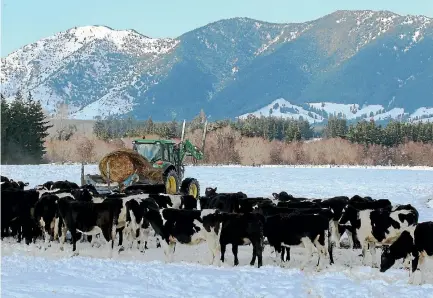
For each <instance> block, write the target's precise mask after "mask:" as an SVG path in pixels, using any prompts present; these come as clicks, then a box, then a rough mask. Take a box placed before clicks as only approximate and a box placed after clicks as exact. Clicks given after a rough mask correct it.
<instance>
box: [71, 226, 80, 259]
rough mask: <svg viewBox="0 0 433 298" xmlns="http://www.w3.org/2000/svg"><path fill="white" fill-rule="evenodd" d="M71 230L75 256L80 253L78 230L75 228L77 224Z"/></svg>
mask: <svg viewBox="0 0 433 298" xmlns="http://www.w3.org/2000/svg"><path fill="white" fill-rule="evenodd" d="M70 232H71V238H72V239H71V240H72V251H73V254H72V255H73V256H77V255H78V251H77V240H78V239H77V230H76V229H75V226H72V227H71V229H70Z"/></svg>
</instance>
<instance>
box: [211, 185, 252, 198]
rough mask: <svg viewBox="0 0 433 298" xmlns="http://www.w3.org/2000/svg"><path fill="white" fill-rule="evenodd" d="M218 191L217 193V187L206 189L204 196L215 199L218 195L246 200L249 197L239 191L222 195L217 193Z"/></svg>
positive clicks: (222, 193)
mask: <svg viewBox="0 0 433 298" xmlns="http://www.w3.org/2000/svg"><path fill="white" fill-rule="evenodd" d="M216 191H217V187H215V188H212V187H206V190H205V192H204V195H205V197H208V198H212V197H215V196H217V195H234V196H236V197H239V198H246V197H247V195H246V194H245V193H243V192H241V191H238V192H221V193H217V192H216Z"/></svg>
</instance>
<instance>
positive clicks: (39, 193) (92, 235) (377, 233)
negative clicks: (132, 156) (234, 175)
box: [1, 176, 433, 283]
mask: <svg viewBox="0 0 433 298" xmlns="http://www.w3.org/2000/svg"><path fill="white" fill-rule="evenodd" d="M1 183H2V184H1V229H2V231H1V237H2V239H3V238H4V237H16V238H17V241H18V242H20V241H21V240H22V239H24V240H25V242H26V244H30V243H31V242H35V241H36V240H37V239H42V240H44V242H43V243H44V244H43V246H44V248H45V249H47V248H48V247H49V246H50V243H51V242H52V241H56V242H57V241H58V242H60V249H62V250H63V246H64V243H65V242H66V240H67V237H66V235H67V232H68V231H69V233H70V238H71V239H70V241H71V244H72V251H73V252H74V254H77V247H76V243H77V240H79V239H80V238H81V241H90V242H91V244H92V245H96V244H97V242H98V241H99V240H103V241H104V243H105V244H108V248H109V256H110V257H111V256H112V252H113V250H114V246H115V243H114V242H115V240H116V239H118V243H117V245H118V246H119V253H120V252H121V251H123V250H124V249H125V247H126V245H125V246H124V245H123V241H124V240H125V243H127V247H126V248H128V249H132V248H134V247H136V248H138V249H140V250H141V251H142V252H144V251H145V250H146V249H147V244H148V240H149V237H155V240H156V243H157V247H161V249H163V250H164V253H165V256H166V258H167V260H168V261H172V257H173V254H174V251H175V246H176V243H181V244H189V245H194V244H199V243H202V242H206V243H207V245H208V247H209V250H210V252H211V256H212V259H211V263H212V264H213V263H214V262H215V261H216V262H217V263H218V264H219V262H221V261H222V262H224V254H225V250H226V246H227V244H231V245H232V252H233V255H234V265H235V266H236V265H238V264H239V261H238V256H237V254H238V246H239V245H251V246H252V259H251V262H250V264H251V265H252V266H253V265H254V264H255V262H256V259H257V260H258V267H260V266H262V264H263V263H262V255H263V250H264V246H265V245H269V246H271V247H272V248H273V249H274V250H275V254H277V253H280V258H279V260H280V261H281V262H285V261H289V260H290V247H293V246H302V247H304V248H305V252H306V255H305V260H304V261H303V263H302V265H301V268H302V269H303V268H304V267H305V266H306V265H307V263H308V262H309V261H310V260H311V258H312V256H313V252H314V251H316V252H317V255H318V261H317V267H316V268H317V270H320V269H321V268H322V265H323V261H324V260H326V259H328V260H329V264H331V265H332V264H333V263H334V258H333V248H334V247H335V248H340V239H341V237H342V235H343V234H345V233H346V235H347V236H348V239H349V246H350V248H352V249H353V248H361V249H362V264H363V265H365V264H366V254H367V251H369V252H370V253H371V256H372V266H373V267H380V271H381V272H385V271H386V270H388V269H389V268H391V267H392V266H393V265H394V263H395V261H396V260H399V259H401V260H404V264H405V266H406V267H410V266H411V270H410V272H411V274H410V279H409V282H410V283H414V275H415V274H414V273H415V271H421V272H420V273H421V281H420V282H421V283H422V282H423V271H424V270H425V269H423V267H424V265H425V258H426V257H432V256H433V222H432V221H428V222H418V217H419V214H418V211H417V210H416V209H415V208H414V207H413V206H412V205H411V204H407V205H394V206H393V205H392V204H391V202H390V201H389V200H386V199H377V200H375V199H372V198H371V197H360V196H358V195H355V196H354V197H352V198H349V197H346V196H338V197H333V198H328V199H307V198H298V197H293V196H292V195H289V194H287V193H286V192H281V193H273V194H272V197H271V198H263V197H259V198H257V197H254V198H252V197H248V196H247V195H245V194H244V193H242V192H237V193H217V188H210V187H209V188H206V191H205V195H204V196H202V197H200V198H199V199H198V200H196V199H194V197H192V196H190V195H187V194H178V195H168V194H163V193H161V189H160V188H159V187H158V186H152V185H132V186H130V187H127V188H126V189H125V190H124V191H123V192H122V193H119V192H112V193H109V194H99V193H98V191H97V190H96V189H95V187H94V186H92V185H84V186H81V187H80V186H78V185H77V184H76V183H73V182H69V181H56V182H53V181H49V182H46V183H44V184H42V185H39V186H37V187H35V188H33V189H27V190H25V186H27V185H28V183H23V182H21V181H19V182H15V181H13V180H12V179H9V178H7V177H4V176H1ZM98 235H99V236H100V237H99V238H98V237H97V236H98ZM376 247H382V255H381V262H380V265H378V264H377V261H376V258H375V257H373V256H375V255H376V254H375V248H376Z"/></svg>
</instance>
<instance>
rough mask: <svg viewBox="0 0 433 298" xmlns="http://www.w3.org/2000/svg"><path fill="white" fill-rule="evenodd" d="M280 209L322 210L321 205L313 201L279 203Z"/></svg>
mask: <svg viewBox="0 0 433 298" xmlns="http://www.w3.org/2000/svg"><path fill="white" fill-rule="evenodd" d="M277 206H278V207H285V208H320V204H319V203H316V202H312V201H300V202H290V201H289V202H278V203H277Z"/></svg>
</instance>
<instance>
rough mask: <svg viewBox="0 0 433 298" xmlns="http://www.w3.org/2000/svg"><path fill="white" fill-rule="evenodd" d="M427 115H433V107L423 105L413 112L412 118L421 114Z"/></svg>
mask: <svg viewBox="0 0 433 298" xmlns="http://www.w3.org/2000/svg"><path fill="white" fill-rule="evenodd" d="M426 115H433V107H432V108H426V107H421V108H418V109H417V110H416V111H415V112H413V113H412V114H411V115H410V118H415V117H417V116H418V117H421V116H426Z"/></svg>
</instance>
